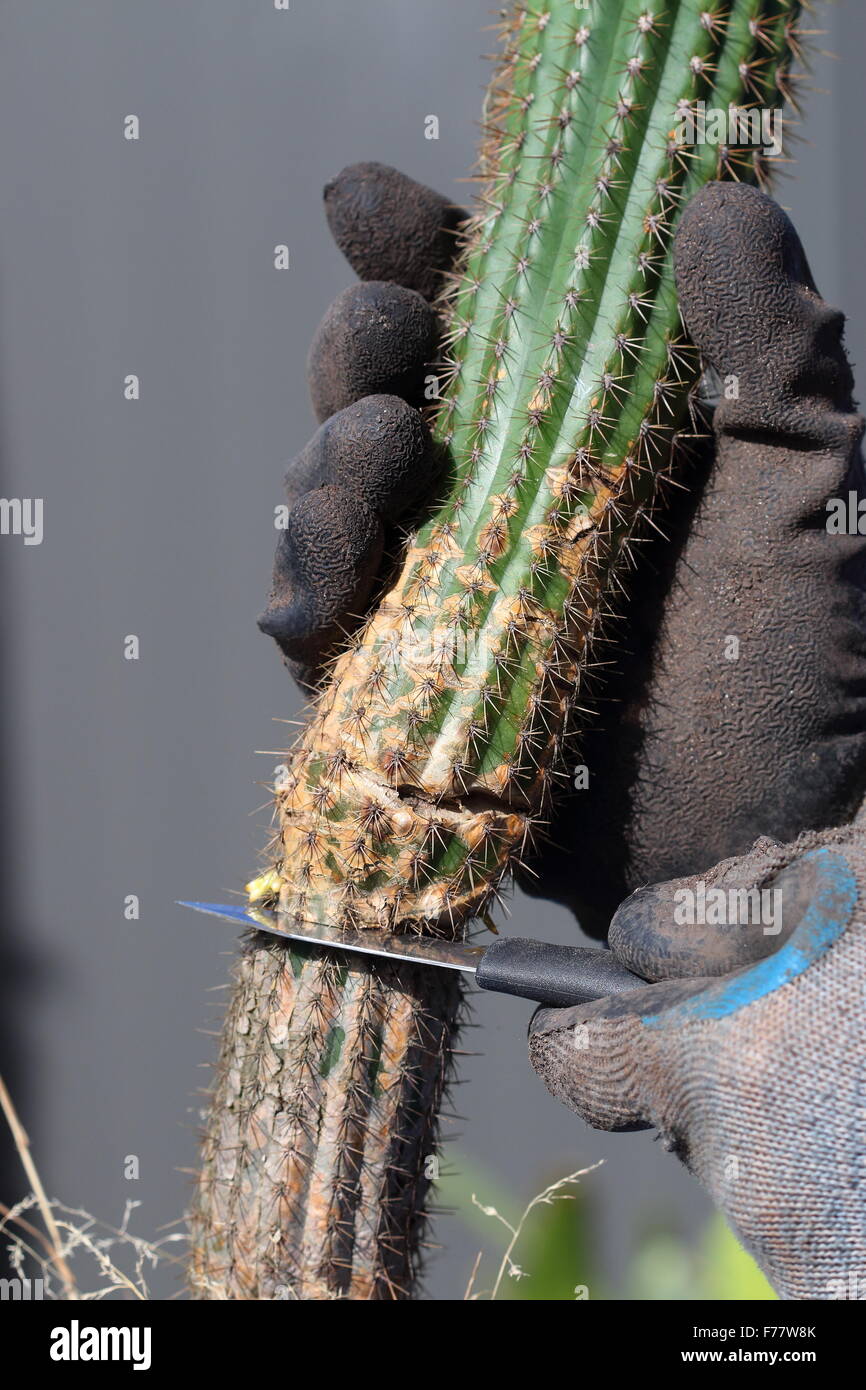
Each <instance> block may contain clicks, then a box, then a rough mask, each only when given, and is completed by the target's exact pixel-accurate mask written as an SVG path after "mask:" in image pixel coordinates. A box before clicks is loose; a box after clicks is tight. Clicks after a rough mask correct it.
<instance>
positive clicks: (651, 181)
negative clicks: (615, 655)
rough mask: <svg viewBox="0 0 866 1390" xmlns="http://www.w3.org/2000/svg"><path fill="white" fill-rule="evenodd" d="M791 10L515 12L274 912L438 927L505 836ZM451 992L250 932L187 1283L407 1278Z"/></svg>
mask: <svg viewBox="0 0 866 1390" xmlns="http://www.w3.org/2000/svg"><path fill="white" fill-rule="evenodd" d="M800 8H801V6H800V4H799V3H796V2H795V0H729V2H728V3H720V2H719V0H658V3H654V4H652V5H649V4H641V3H637V0H620V2H619V3H617V2H616V0H589V3H587V4H586V5H584V6H582V7H575V5H574V3H573V0H550V3H548V4H547V5H545V6H544V7H543V8H541V9H534V10H533V9H528V8H526V7H524V6H518V7H517V8H516V9H514V10H513V11H511V12H510V13H509V14H508V16H507V17H506V19H505V20H504V21H503V56H502V59H501V63H500V65H499V68H498V71H497V73H496V76H495V78H494V81H493V83H492V85H491V87H490V90H489V92H488V95H487V99H486V104H485V112H484V122H485V131H486V137H485V143H484V148H483V151H482V165H481V168H482V174H483V177H484V182H483V191H482V193H481V195H480V197H479V199H478V202H477V208H476V211H475V214H474V216H473V217H472V219H471V221H470V222H469V223H468V225H467V228H466V233H465V246H464V249H463V253H462V256H461V259H460V263H459V266H458V270H457V273H456V274H455V275H454V277H453V280H452V282H451V283H450V284H449V286H448V287H447V289H446V291H445V292H444V294H443V298H442V310H443V314H444V316H445V319H446V329H445V340H444V341H445V345H446V360H445V362H444V363H443V364H442V365H441V367H440V368H439V372H440V381H441V401H440V404H439V406H438V407H437V411H436V415H435V420H434V426H433V427H434V434H435V437H436V440H437V441H438V444H439V446H440V448H441V449H442V450H443V451H445V452H446V454H447V457H448V459H449V467H450V483H449V487H448V492H447V496H446V498H445V500H444V501H443V502H442V503H441V505H439V506H438V508H437V510H436V512H435V514H434V515H433V516H431V517H430V519H429V520H428V521H427V522H426V524H425V525H424V526H423V527H422V528H421V529H420V530H419V531H418V532H417V533H416V534H414V535H412V536H411V538H410V539H409V541H408V544H407V547H406V551H405V556H404V559H403V561H402V566H401V568H400V571H399V574H398V576H397V578H396V581H395V582H394V584H393V586H392V587H391V589H390V590H389V591H388V592H387V594H385V596H384V597H383V599H382V601H381V602H380V604H379V606H378V608H377V610H376V611H375V612H374V613H373V614H372V616H371V617H370V618H369V620H368V621H367V623H366V624H365V626H364V627H363V628H362V629H361V630H360V631H359V632H358V633H357V634H356V635H355V637H354V638H353V639H352V642H351V645H350V646H349V647H348V648H347V649H346V650H345V651H344V652H343V653H342V655H340V657H339V658H338V659H337V661H336V663H335V665H334V668H333V672H332V675H331V678H330V679H329V681H328V683H327V685H326V686H325V688H324V689H323V691H322V692H321V694H320V696H319V697H318V699H317V701H316V703H315V705H314V707H313V709H312V712H311V716H310V719H309V722H308V724H307V726H306V728H305V730H304V731H303V733H302V735H301V736H300V738H299V740H298V742H297V743H296V745H295V747H294V748H293V749H292V750H291V753H290V755H289V760H288V777H287V778H286V779H284V781H283V784H282V785H281V787H280V789H279V790H278V791H277V793H276V809H277V817H278V825H279V834H278V841H277V855H276V863H275V872H274V874H273V876H272V879H271V882H272V883H273V884H274V885H275V887H276V890H277V891H276V893H275V896H278V900H279V908H280V910H281V911H282V912H284V913H286V914H289V915H291V916H297V917H298V918H300V919H304V920H311V921H326V922H329V923H332V924H340V923H345V924H350V925H351V926H352V927H355V928H358V927H364V926H376V927H380V928H381V927H386V928H390V929H394V930H436V931H439V932H442V931H447V932H458V931H460V930H461V928H462V927H463V925H464V924H465V923H466V922H467V921H468V920H469V919H470V918H472V917H473V916H475V915H477V914H478V913H479V912H482V911H483V910H484V908H485V905H486V904H487V902H488V900H489V898H490V896H491V895H492V894H493V893H494V892H495V891H496V888H497V885H498V884H499V883H500V881H501V880H502V878H503V877H504V876H505V875H507V874H508V872H509V870H510V868H511V867H513V865H514V863H515V862H516V861H519V859H520V856H521V854H522V853H524V852H525V847H526V844H527V841H528V840H529V838H530V837H531V835H532V831H533V827H534V825H535V824H536V823H537V822H538V820H539V819H540V818H541V817H542V816H543V815H544V813H545V807H546V803H547V801H548V798H549V796H550V794H551V792H552V790H553V788H554V787H555V784H556V779H557V777H558V776H562V775H566V773H567V765H566V760H565V758H564V756H563V741H564V739H565V738H566V736H567V735H568V734H569V732H570V730H572V729H574V728H575V726H577V727H578V729H579V714H580V705H581V694H582V690H583V686H584V684H585V681H586V673H587V671H588V669H589V667H590V665H591V663H592V660H593V645H594V641H595V639H596V638H597V637H598V636H599V635H600V634H603V633H604V631H605V623H606V618H607V616H608V615H609V613H610V612H611V610H612V609H614V608H615V603H616V574H617V570H618V568H619V567H620V566H621V565H622V564H623V563H624V562H625V561H626V559H627V554H628V548H629V542H630V540H631V538H632V537H633V536H634V535H635V533H636V532H637V531H638V530H639V529H640V527H641V526H642V524H643V523H644V521H645V518H646V516H647V514H648V512H649V511H650V510H651V508H652V506H653V503H654V497H655V494H656V491H657V487H658V482H659V479H660V478H661V477H663V476H664V474H665V473H666V472H667V471H668V470H669V469H670V466H671V458H672V455H673V454H674V452H675V451H674V450H673V447H672V446H673V444H674V442H675V439H676V436H677V434H678V432H687V431H688V429H689V412H688V397H689V391H690V389H691V388H692V386H693V385H694V381H695V376H696V372H697V366H698V364H697V360H696V356H695V354H694V352H693V350H692V349H691V348H690V347H689V345H688V343H687V342H686V340H685V338H684V334H683V330H682V325H681V323H680V318H679V311H678V306H677V299H676V293H675V287H674V278H673V268H672V259H671V240H672V234H673V232H674V230H675V228H676V224H677V220H678V217H679V213H680V211H681V209H682V207H683V205H684V203H685V202H686V201H687V200H688V198H689V197H690V196H691V194H692V193H694V192H695V191H696V190H697V188H699V187H700V186H701V185H702V184H704V183H705V182H707V181H708V180H710V179H715V178H736V179H741V180H750V181H758V182H764V180H765V176H766V175H767V173H768V171H769V168H770V161H769V160H768V158H767V154H766V152H765V150H764V149H763V148H762V147H761V146H760V144H759V143H753V144H744V143H739V144H735V143H732V142H729V143H719V142H718V140H717V138H716V135H715V134H714V135H713V138H712V139H710V138H709V132H710V129H711V126H712V128H713V130H714V131H715V132H718V131H719V129H720V128H721V129H723V130H727V131H730V132H732V133H733V134H735V135H736V136H737V137H739V138H740V139H742V136H743V134H744V133H746V134H748V132H749V131H750V130H753V131H758V130H760V131H762V132H764V133H766V130H767V128H768V123H767V121H766V119H764V118H763V117H765V115H766V113H767V112H768V111H769V110H771V109H774V108H776V107H778V106H780V105H781V103H782V101H783V99H784V98H785V96H786V95H788V94H789V87H790V83H791V82H792V80H793V79H792V78H791V75H790V72H789V65H790V62H791V59H792V56H793V57H796V56H797V52H798V33H797V30H796V27H795V26H796V21H797V18H798V15H799V11H800ZM730 108H734V109H735V112H740V113H742V111H743V110H744V109H745V110H746V111H753V112H754V113H755V115H759V113H760V115H761V118H759V119H758V120H756V121H754V122H751V121H748V120H742V119H740V120H731V119H727V120H726V119H725V117H728V116H729V115H730ZM707 113H710V114H713V113H714V114H715V116H716V119H715V120H714V121H713V122H711V121H709V120H707V119H706V116H707ZM774 129H775V130H778V127H777V126H775V127H774ZM774 148H777V146H776V147H774ZM576 716H577V717H576ZM578 869H579V866H576V871H578ZM458 1003H459V997H458V994H457V991H456V985H455V984H454V983H453V982H452V981H450V980H449V981H445V982H443V981H442V980H440V979H439V978H438V977H436V972H433V971H429V970H427V971H425V970H423V969H419V968H418V967H411V968H410V967H399V968H394V967H391V966H388V967H383V966H381V965H379V966H377V965H375V964H371V963H369V962H364V961H362V960H361V959H360V958H358V959H356V960H354V961H353V962H352V963H351V964H350V965H348V966H347V964H346V962H345V961H338V962H335V961H331V960H328V959H327V958H325V957H324V956H323V955H322V953H320V952H316V951H313V950H307V949H304V950H303V951H302V950H301V948H299V949H298V950H297V951H293V950H287V949H286V948H285V947H283V946H281V945H275V944H273V943H264V942H261V941H259V942H257V943H256V944H255V945H254V946H252V947H250V948H249V949H248V950H247V951H246V952H245V954H244V955H243V957H242V958H241V961H240V964H239V967H238V979H237V984H236V990H235V996H234V1000H233V1004H232V1006H231V1010H230V1013H229V1018H228V1022H227V1025H226V1030H225V1033H224V1038H223V1048H222V1056H221V1063H220V1068H219V1074H218V1080H217V1083H216V1087H215V1090H214V1093H213V1098H212V1110H211V1116H210V1120H209V1124H208V1129H207V1135H206V1140H205V1154H204V1168H203V1172H202V1176H201V1179H200V1183H199V1187H198V1195H197V1203H196V1211H195V1214H194V1255H193V1276H192V1277H193V1285H194V1288H195V1290H196V1292H197V1293H198V1295H199V1296H201V1297H222V1298H225V1297H229V1298H277V1297H288V1298H341V1297H342V1298H352V1299H365V1298H406V1297H411V1296H412V1293H413V1272H414V1268H415V1262H416V1254H417V1250H418V1244H419V1233H420V1229H421V1223H422V1214H423V1208H424V1198H425V1192H426V1188H427V1185H428V1178H429V1176H430V1173H431V1171H432V1169H431V1165H430V1162H429V1159H430V1156H431V1155H434V1154H435V1123H436V1111H437V1107H438V1104H439V1098H440V1095H441V1090H442V1086H443V1083H444V1080H445V1078H446V1071H447V1057H448V1051H449V1047H450V1043H451V1038H452V1034H453V1030H454V1027H455V1018H456V1012H457V1008H458Z"/></svg>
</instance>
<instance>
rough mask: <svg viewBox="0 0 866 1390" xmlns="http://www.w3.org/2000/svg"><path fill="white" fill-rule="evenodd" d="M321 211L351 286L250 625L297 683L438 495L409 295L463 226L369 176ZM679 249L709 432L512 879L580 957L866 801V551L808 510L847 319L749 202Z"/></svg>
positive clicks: (835, 491) (844, 419)
mask: <svg viewBox="0 0 866 1390" xmlns="http://www.w3.org/2000/svg"><path fill="white" fill-rule="evenodd" d="M325 205H326V211H327V216H328V221H329V224H330V226H331V229H332V231H333V232H334V233H335V236H336V239H337V242H338V244H339V245H340V247H341V249H342V250H343V251H344V252H345V254H346V255H347V256H348V258H349V260H350V262H351V264H352V266H353V268H354V269H355V270H356V271H357V272H358V273H359V274H360V275H361V276H362V277H363V280H362V283H360V284H356V285H354V286H352V287H351V288H350V289H348V290H345V291H344V292H343V293H342V294H341V295H339V296H338V298H337V300H336V301H335V303H334V304H333V305H332V306H331V308H330V309H329V310H328V312H327V314H326V315H325V318H324V320H323V322H322V325H321V327H320V328H319V330H318V332H317V334H316V336H315V339H314V341H313V345H312V348H311V351H310V358H309V378H310V386H311V394H312V397H313V402H314V405H315V408H316V411H317V414H318V416H319V418H320V419H322V418H324V417H326V416H328V415H330V418H328V419H326V421H325V424H324V425H323V426H322V428H321V429H320V430H319V432H318V433H317V434H316V435H315V436H314V438H313V440H312V441H311V442H310V444H308V445H307V447H306V448H305V449H304V450H303V451H302V452H301V454H300V455H299V456H298V457H297V458H296V459H295V460H294V461H293V462H292V463H291V464H290V465H289V469H288V473H287V476H286V487H287V496H288V500H289V502H290V503H291V504H292V505H291V510H290V513H289V525H288V528H287V529H286V530H285V531H283V532H282V533H281V535H280V539H279V543H278V546H277V556H276V563H275V568H274V582H273V590H272V593H271V598H270V601H269V603H268V607H267V609H266V611H265V613H264V615H263V616H262V618H261V619H260V626H261V627H262V628H263V630H264V631H265V632H268V633H270V634H271V635H272V636H274V637H275V638H276V640H277V642H278V643H279V645H280V647H281V649H282V651H283V654H284V656H285V658H286V660H287V662H288V664H289V665H290V667H291V669H292V670H293V671H294V672H295V674H296V675H298V676H299V677H300V678H301V679H302V680H303V681H305V682H306V683H307V684H308V685H309V684H310V683H312V682H313V681H314V680H315V679H316V678H317V676H318V675H319V674H320V673H321V671H322V669H323V668H324V666H325V664H326V662H327V658H328V656H329V654H330V652H331V651H333V649H334V647H335V646H336V645H337V644H338V643H339V641H340V639H341V636H342V635H343V634H344V633H345V632H346V631H348V630H350V629H351V627H352V626H353V625H354V624H356V623H357V622H359V621H360V620H361V618H362V617H363V615H364V612H365V611H366V609H367V607H368V606H369V605H370V603H371V602H372V601H374V600H375V597H376V593H377V588H378V586H380V585H381V583H382V582H383V581H384V578H385V576H386V575H387V572H388V567H389V560H390V551H391V549H392V543H393V542H394V540H395V538H396V537H397V536H398V535H399V531H398V526H399V523H400V521H401V520H405V519H407V518H411V515H412V510H413V508H415V507H416V506H417V505H418V504H419V503H423V502H424V501H425V500H426V501H428V502H429V499H430V497H431V494H432V493H433V491H434V489H435V483H436V477H437V463H436V461H435V460H434V458H433V456H432V451H431V449H430V446H429V436H428V434H427V430H426V426H425V425H424V424H423V421H422V419H421V416H420V415H419V414H418V411H417V409H415V407H416V406H417V405H419V404H421V403H422V400H423V391H422V383H423V382H424V379H425V374H428V373H430V372H431V371H432V369H431V368H430V367H429V366H428V365H427V364H428V363H429V362H430V360H431V359H432V358H433V356H434V354H435V350H436V348H435V340H436V335H437V328H438V325H437V322H436V317H435V314H434V312H433V310H432V309H431V308H430V306H429V304H428V302H427V300H428V299H429V297H430V296H431V295H432V294H433V293H434V291H435V288H436V285H437V284H438V283H439V282H440V281H441V279H442V273H443V270H445V269H446V268H447V266H448V265H449V264H450V261H451V259H452V256H453V254H454V249H455V244H456V242H455V235H454V233H455V230H456V227H457V225H458V223H459V220H460V217H461V212H460V209H458V208H455V207H453V206H451V205H449V204H447V203H446V202H445V201H444V199H442V198H440V197H439V195H438V194H435V193H432V192H431V191H430V190H429V189H424V188H421V187H420V186H419V185H418V184H415V183H413V181H412V180H410V179H407V178H406V177H405V176H404V175H402V174H399V173H397V172H396V171H395V170H393V169H388V168H385V167H383V166H381V165H377V164H362V165H356V166H353V167H351V168H349V169H346V170H344V171H343V173H342V174H341V175H339V177H338V178H336V179H335V180H334V181H333V182H332V183H330V184H329V185H328V187H327V188H326V190H325ZM676 251H677V282H678V289H679V294H680V300H681V305H682V308H683V313H684V317H685V319H686V323H687V324H688V327H689V329H690V332H691V334H692V337H693V338H694V339H695V341H696V342H697V343H698V345H699V346H700V347H701V349H702V351H703V353H704V356H705V359H706V360H707V361H708V362H709V363H710V364H711V365H712V367H713V368H714V369H715V371H716V373H717V374H718V375H717V380H721V381H722V382H723V384H724V391H723V395H722V398H721V400H720V401H719V403H718V405H717V406H716V409H715V417H714V437H713V438H712V439H711V440H709V442H708V445H707V447H706V448H704V449H703V450H702V451H701V452H700V453H699V454H698V456H697V457H696V459H695V460H694V461H693V462H692V464H691V466H690V469H689V470H688V473H687V476H686V477H685V478H684V479H683V480H684V481H685V482H687V484H688V487H687V488H685V489H675V490H672V491H671V494H670V496H669V497H668V499H667V502H666V506H665V510H664V512H663V513H662V514H661V515H660V516H659V518H658V521H659V525H660V526H661V528H662V529H663V530H664V532H665V535H664V536H662V537H658V538H657V539H656V540H650V541H649V543H646V544H643V545H642V546H640V547H638V548H637V553H636V556H635V560H636V567H635V570H634V571H633V574H632V576H631V578H630V580H627V582H628V584H629V591H630V598H629V599H628V600H627V601H626V602H625V604H624V606H623V618H624V621H623V622H622V623H620V624H619V625H618V628H617V632H618V633H619V634H621V636H620V639H619V640H620V646H619V648H611V649H610V650H608V651H606V653H605V657H606V661H607V663H608V664H607V665H606V666H605V667H604V685H603V688H601V689H600V691H599V692H598V698H599V718H598V720H597V721H596V723H595V724H594V725H593V726H592V727H591V728H590V729H589V730H588V732H587V735H586V737H585V739H584V742H583V752H582V754H581V757H582V759H583V761H584V762H585V763H586V765H587V767H588V769H589V786H588V789H587V790H581V791H575V792H574V793H573V794H572V795H571V796H569V797H566V798H565V799H564V800H563V801H562V802H561V804H560V805H559V807H558V808H557V810H556V812H555V816H554V820H553V824H552V826H551V829H550V837H549V838H550V843H549V844H548V846H547V847H546V848H545V850H544V852H543V856H542V858H541V860H540V862H538V863H536V864H534V865H533V866H532V867H533V869H534V874H535V876H531V875H527V877H526V879H525V881H524V887H525V888H526V889H527V890H528V891H530V892H534V893H539V894H542V895H544V896H547V897H553V898H556V899H558V900H559V901H562V902H564V903H567V904H568V905H569V906H571V907H572V908H573V909H574V910H575V912H576V913H577V915H578V918H579V920H580V922H581V925H582V927H583V928H584V930H585V931H588V932H590V933H591V934H593V935H596V936H604V935H605V933H606V931H607V926H608V923H609V921H610V917H611V915H612V913H613V911H614V910H615V908H616V906H617V904H618V903H619V902H620V901H621V900H622V899H623V898H624V897H625V896H626V895H627V894H628V893H629V892H631V891H632V890H633V889H634V888H636V887H638V886H640V885H641V884H645V883H648V882H653V881H655V880H658V879H664V878H671V877H674V876H676V875H681V874H689V873H694V872H697V871H698V870H700V869H701V868H703V867H705V866H706V865H707V864H709V863H712V862H713V861H714V860H719V859H722V858H725V857H728V856H731V855H735V854H741V853H743V852H744V851H745V850H746V849H747V848H748V847H749V845H751V844H752V843H753V841H754V840H755V839H756V838H757V837H758V836H759V835H772V836H774V837H775V838H777V839H779V840H782V841H787V840H791V839H793V838H795V837H796V835H798V834H799V833H800V832H801V831H802V830H807V829H818V828H821V827H823V826H826V825H833V824H837V823H840V822H842V821H845V820H848V819H849V818H850V816H851V815H853V813H854V810H855V808H856V807H857V806H858V805H859V803H860V800H861V798H862V796H863V794H864V791H866V646H864V632H866V599H864V590H866V556H864V545H866V542H864V541H863V539H862V538H861V537H859V536H857V535H839V534H828V532H827V530H826V528H825V521H826V519H827V514H826V511H825V503H826V501H827V499H828V498H830V497H837V498H841V499H845V501H846V502H847V499H848V494H849V490H858V491H857V496H858V498H859V495H860V493H859V489H860V488H861V485H862V484H861V465H860V460H859V452H858V444H859V438H860V432H861V420H860V417H859V416H858V415H856V414H855V413H854V411H853V405H852V401H851V374H850V371H849V368H848V365H847V362H846V359H845V356H844V352H843V349H842V346H841V331H842V323H843V320H842V316H841V315H840V314H838V313H837V312H836V311H834V310H831V309H828V308H827V306H826V305H824V304H823V302H822V301H821V300H820V298H819V297H818V295H817V292H816V291H815V288H814V284H813V282H812V278H811V275H810V272H809V269H808V266H807V265H806V261H805V257H804V255H803V251H802V248H801V246H800V243H799V241H798V239H797V236H796V233H795V232H794V230H793V228H792V227H791V225H790V222H789V221H788V219H787V217H786V216H785V214H784V213H783V212H782V211H781V209H779V208H778V207H777V206H776V204H775V203H773V202H772V201H771V200H770V199H769V198H767V197H765V196H764V195H763V194H761V193H758V192H756V191H755V190H754V189H752V188H748V187H746V186H744V185H741V184H711V185H709V186H708V187H707V188H705V189H704V190H703V191H702V192H701V193H700V194H698V196H697V197H696V198H695V199H694V200H693V201H692V203H691V204H690V206H689V207H688V208H687V209H686V211H685V214H684V217H683V220H682V223H681V227H680V231H679V234H678V238H677V244H676ZM855 500H856V499H855ZM582 703H585V700H583V699H582Z"/></svg>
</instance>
